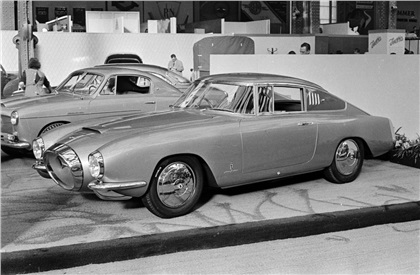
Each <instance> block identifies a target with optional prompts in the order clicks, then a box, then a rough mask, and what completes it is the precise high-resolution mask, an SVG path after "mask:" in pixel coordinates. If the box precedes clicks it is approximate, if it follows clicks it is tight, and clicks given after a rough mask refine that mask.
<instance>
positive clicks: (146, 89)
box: [115, 75, 152, 95]
mask: <svg viewBox="0 0 420 275" xmlns="http://www.w3.org/2000/svg"><path fill="white" fill-rule="evenodd" d="M115 85H116V89H115V90H116V94H117V95H130V94H149V93H150V87H151V85H152V84H151V80H150V78H148V77H144V76H138V75H136V76H135V75H120V76H118V77H117V79H116V83H115Z"/></svg>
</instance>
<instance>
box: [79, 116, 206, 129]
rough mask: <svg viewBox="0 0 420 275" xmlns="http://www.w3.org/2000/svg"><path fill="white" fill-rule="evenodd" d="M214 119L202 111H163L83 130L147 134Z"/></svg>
mask: <svg viewBox="0 0 420 275" xmlns="http://www.w3.org/2000/svg"><path fill="white" fill-rule="evenodd" d="M212 118H213V116H212V115H208V114H204V113H203V112H200V111H184V110H178V111H163V112H153V113H145V114H140V115H133V116H126V117H121V118H119V119H116V120H112V121H107V122H104V123H100V124H96V125H92V126H87V127H83V129H84V130H88V131H93V132H96V133H100V134H105V133H111V132H122V131H128V132H131V131H136V132H138V131H141V132H146V131H150V130H152V129H153V130H156V129H159V128H163V129H169V128H173V127H179V126H183V125H191V124H192V123H201V122H202V121H203V120H208V119H212Z"/></svg>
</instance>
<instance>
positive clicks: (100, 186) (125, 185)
mask: <svg viewBox="0 0 420 275" xmlns="http://www.w3.org/2000/svg"><path fill="white" fill-rule="evenodd" d="M146 185H147V182H145V181H132V182H118V183H104V182H102V181H98V180H93V181H91V182H90V183H89V184H88V188H89V189H91V190H111V191H112V190H123V189H132V188H140V187H145V186H146Z"/></svg>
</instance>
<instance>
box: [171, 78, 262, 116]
mask: <svg viewBox="0 0 420 275" xmlns="http://www.w3.org/2000/svg"><path fill="white" fill-rule="evenodd" d="M174 107H177V108H193V109H213V110H220V111H228V112H234V113H244V114H253V113H254V95H253V86H241V85H236V84H224V83H207V82H200V83H197V82H196V83H194V84H192V85H191V86H190V87H189V89H188V90H187V91H186V92H185V93H184V95H182V96H181V97H180V98H179V99H178V100H177V101H176V102H175V104H174Z"/></svg>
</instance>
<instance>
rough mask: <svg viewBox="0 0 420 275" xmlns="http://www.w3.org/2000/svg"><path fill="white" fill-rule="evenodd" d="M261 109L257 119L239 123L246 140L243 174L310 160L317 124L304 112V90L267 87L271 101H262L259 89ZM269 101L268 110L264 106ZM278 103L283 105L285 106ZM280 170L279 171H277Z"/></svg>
mask: <svg viewBox="0 0 420 275" xmlns="http://www.w3.org/2000/svg"><path fill="white" fill-rule="evenodd" d="M257 88H258V89H259V91H256V92H255V94H257V98H256V100H255V101H254V104H256V106H258V108H257V110H261V111H258V113H257V114H256V115H255V116H248V117H246V118H244V119H243V120H242V121H241V123H240V130H241V134H242V140H243V172H244V173H253V172H259V171H264V170H271V169H279V168H281V167H286V166H293V165H298V164H302V163H306V162H308V161H310V160H311V159H312V157H313V155H314V152H315V147H316V140H317V129H318V127H317V123H316V122H315V121H313V120H312V118H311V115H309V114H308V113H306V112H305V111H304V105H303V103H304V101H303V89H302V88H300V87H282V86H267V87H263V88H265V89H268V90H270V89H271V91H269V94H270V96H271V99H272V100H263V99H261V93H260V90H262V89H261V86H260V87H257ZM264 102H269V103H268V104H269V105H270V106H269V107H264V106H261V104H262V103H264ZM276 102H284V104H283V107H284V108H285V109H286V110H281V109H280V108H281V107H282V106H281V105H279V104H276ZM277 171H280V170H277Z"/></svg>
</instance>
